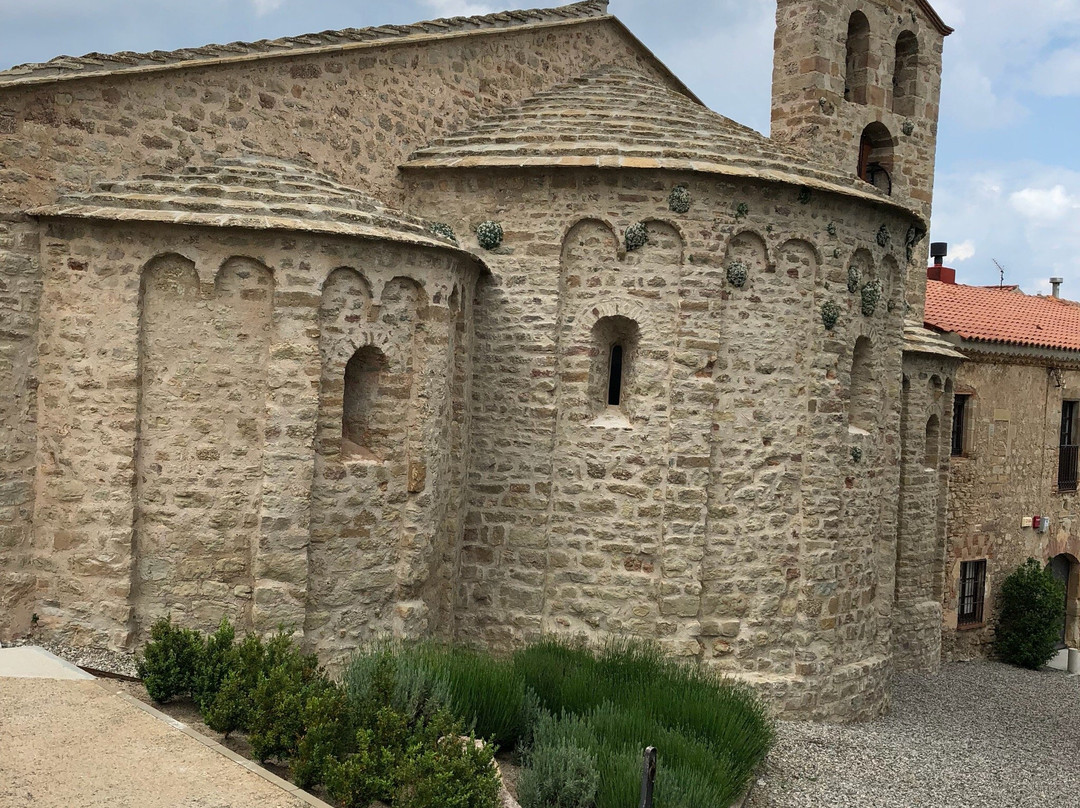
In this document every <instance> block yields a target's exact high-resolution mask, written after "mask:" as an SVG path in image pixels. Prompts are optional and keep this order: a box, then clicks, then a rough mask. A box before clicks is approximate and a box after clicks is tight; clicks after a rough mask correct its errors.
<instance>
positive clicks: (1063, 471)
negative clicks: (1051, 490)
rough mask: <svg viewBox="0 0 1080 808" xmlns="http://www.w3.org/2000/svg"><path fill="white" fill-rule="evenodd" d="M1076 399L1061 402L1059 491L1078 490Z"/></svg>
mask: <svg viewBox="0 0 1080 808" xmlns="http://www.w3.org/2000/svg"><path fill="white" fill-rule="evenodd" d="M1078 403H1080V402H1076V401H1062V402H1061V438H1060V440H1059V442H1058V483H1057V487H1058V491H1075V490H1076V476H1077V474H1076V471H1077V469H1076V465H1077V463H1076V461H1077V452H1078V448H1077V444H1076V439H1077V435H1076V431H1077V430H1076V415H1077V406H1076V405H1077V404H1078Z"/></svg>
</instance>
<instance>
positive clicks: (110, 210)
mask: <svg viewBox="0 0 1080 808" xmlns="http://www.w3.org/2000/svg"><path fill="white" fill-rule="evenodd" d="M27 212H28V213H29V215H31V216H37V217H41V218H67V217H72V218H85V219H103V220H112V221H146V222H166V223H173V224H194V225H203V226H208V227H241V228H249V229H257V230H295V231H307V232H319V233H333V234H341V235H349V236H356V237H361V238H375V239H384V240H389V241H403V242H408V243H412V244H419V245H424V246H431V247H441V248H444V249H445V248H448V247H449V248H450V249H457V248H456V247H455V245H453V244H452V242H451V241H450V240H448V239H445V238H443V237H442V236H439V235H436V234H435V233H434V232H432V230H431V229H430V224H429V223H428V222H426V221H424V220H423V219H419V218H416V217H413V216H409V215H408V214H405V213H402V212H400V211H396V210H393V209H391V208H389V207H387V206H386V205H384V204H383V203H382V202H380V201H378V200H377V199H375V198H373V197H371V196H368V195H366V194H364V193H362V192H361V191H358V190H356V189H355V188H349V187H347V186H344V185H341V184H339V183H338V182H337V181H335V180H334V179H333V178H331V177H329V176H327V175H325V174H322V173H319V172H318V171H315V170H313V169H310V168H308V167H306V166H301V165H298V164H296V163H292V162H288V161H285V160H280V159H277V158H272V157H263V156H258V155H247V156H243V157H233V158H221V159H219V160H217V161H216V162H215V163H214V164H213V165H211V166H198V167H195V166H193V167H189V168H187V169H185V170H184V171H183V172H181V173H178V174H148V175H145V176H142V177H139V178H137V179H131V180H117V181H113V182H101V183H97V184H95V185H94V187H93V188H92V189H91V190H90V191H88V192H83V193H71V194H68V195H66V196H64V197H62V198H61V199H60V200H59V201H58V202H57V203H56V204H54V205H47V206H44V207H39V208H35V209H32V210H30V211H27Z"/></svg>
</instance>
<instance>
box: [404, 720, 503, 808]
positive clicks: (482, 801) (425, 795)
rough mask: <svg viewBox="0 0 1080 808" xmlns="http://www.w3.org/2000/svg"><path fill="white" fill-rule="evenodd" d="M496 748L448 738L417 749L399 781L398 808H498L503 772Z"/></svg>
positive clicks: (445, 736)
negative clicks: (497, 759) (496, 765)
mask: <svg viewBox="0 0 1080 808" xmlns="http://www.w3.org/2000/svg"><path fill="white" fill-rule="evenodd" d="M494 754H495V753H494V749H493V748H492V747H491V746H490V745H488V744H477V743H476V736H474V735H473V736H469V737H468V738H467V739H466V738H461V737H458V736H457V735H444V736H443V737H441V738H439V739H438V741H436V742H435V744H434V746H431V745H427V746H424V747H421V748H414V750H413V754H412V755H410V757H409V758H408V759H407V760H406V762H405V764H404V766H403V767H402V770H401V773H400V775H399V778H398V782H399V787H398V791H397V794H396V795H395V796H394V808H432V806H436V805H437V806H439V808H496V806H498V805H499V786H500V782H499V773H498V769H496V768H495V766H494V764H493V761H494Z"/></svg>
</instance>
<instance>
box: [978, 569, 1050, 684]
mask: <svg viewBox="0 0 1080 808" xmlns="http://www.w3.org/2000/svg"><path fill="white" fill-rule="evenodd" d="M1064 620H1065V590H1064V588H1063V587H1062V585H1061V583H1060V582H1059V581H1058V580H1057V579H1056V578H1054V574H1053V573H1052V572H1051V571H1050V570H1049V569H1046V570H1044V569H1043V568H1042V566H1041V565H1040V564H1039V562H1038V561H1036V560H1035V559H1034V558H1029V559H1028V560H1027V561H1026V562H1024V564H1023V565H1021V566H1020V567H1017V568H1016V570H1014V571H1013V572H1012V574H1010V575H1009V577H1008V578H1006V579H1005V580H1004V581H1003V582H1002V584H1001V589H1000V591H999V593H998V621H997V630H996V632H995V635H994V650H995V651H996V652H997V655H998V656H999V657H1000V658H1001V659H1002V660H1003V661H1005V662H1008V663H1010V664H1013V665H1019V666H1020V667H1022V668H1030V669H1032V670H1036V669H1038V668H1040V667H1042V666H1043V665H1045V664H1046V663H1047V662H1049V661H1050V659H1051V658H1052V657H1053V656H1054V653H1055V652H1056V650H1057V645H1058V640H1059V638H1060V636H1061V624H1062V622H1063V621H1064Z"/></svg>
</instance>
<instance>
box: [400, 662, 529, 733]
mask: <svg viewBox="0 0 1080 808" xmlns="http://www.w3.org/2000/svg"><path fill="white" fill-rule="evenodd" d="M410 654H411V655H416V657H417V658H419V659H420V660H421V661H422V662H423V663H424V664H425V665H426V666H427V668H428V670H429V671H430V672H431V674H432V675H433V677H434V678H435V679H437V680H439V681H440V682H443V683H444V684H445V691H444V692H445V694H446V698H447V701H446V706H447V707H448V708H449V710H450V712H451V713H453V714H454V716H456V717H457V718H458V719H460V720H461V721H463V722H464V723H465V725H466V726H467V727H469V728H470V729H472V730H473V731H475V732H476V734H477V736H478V737H481V738H484V739H485V740H487V741H490V742H492V743H494V744H496V745H497V746H498V747H499V748H501V749H507V750H509V749H513V748H514V747H516V746H517V745H518V743H519V742H520V741H521V740H522V739H523V738H525V737H526V735H527V734H528V733H529V727H528V725H527V724H528V716H529V702H528V698H527V695H526V689H525V677H524V676H522V675H521V674H520V673H519V672H518V671H517V670H516V669H515V667H514V664H513V662H512V661H511V660H503V659H496V658H495V657H493V656H491V655H490V654H484V653H479V652H476V651H472V650H469V649H466V648H461V647H457V646H441V645H434V644H427V645H420V646H417V647H416V648H414V649H413V650H412V651H411V652H409V653H408V654H406V655H405V658H406V659H407V658H408V657H409V656H410Z"/></svg>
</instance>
